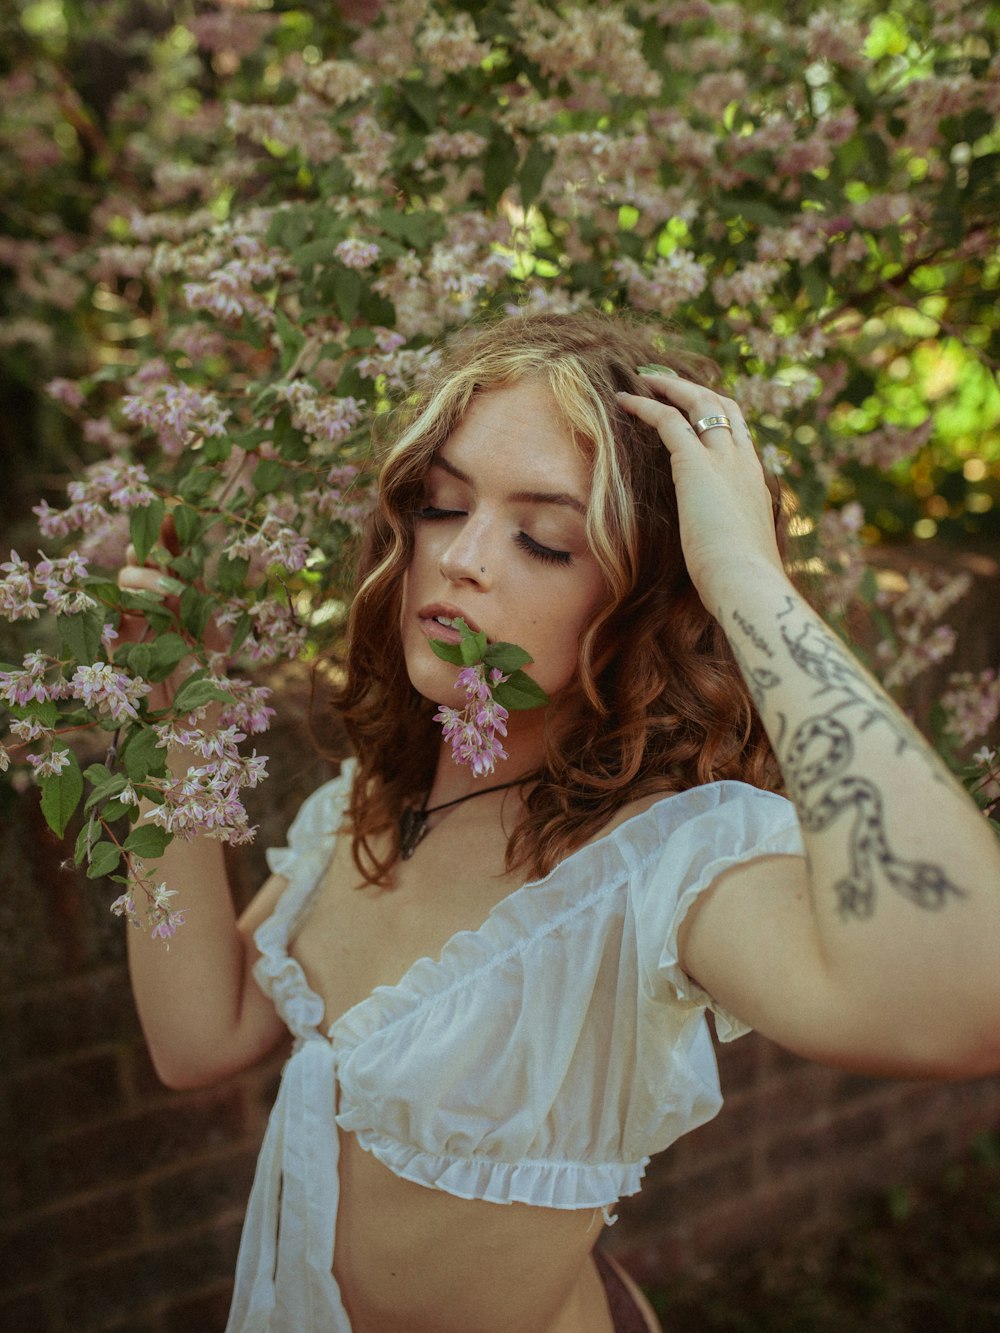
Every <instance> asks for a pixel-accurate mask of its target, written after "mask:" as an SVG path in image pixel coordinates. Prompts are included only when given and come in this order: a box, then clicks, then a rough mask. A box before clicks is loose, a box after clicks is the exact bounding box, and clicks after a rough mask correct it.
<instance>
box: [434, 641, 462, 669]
mask: <svg viewBox="0 0 1000 1333" xmlns="http://www.w3.org/2000/svg"><path fill="white" fill-rule="evenodd" d="M430 645H431V651H432V652H434V653H436V654H437V656H438V657H440V659H441V661H442V662H450V663H451V664H452V666H464V665H465V659H464V658H463V657H462V649H461V648H460V647H459V645H458V644H457V643H445V641H444V639H431V640H430Z"/></svg>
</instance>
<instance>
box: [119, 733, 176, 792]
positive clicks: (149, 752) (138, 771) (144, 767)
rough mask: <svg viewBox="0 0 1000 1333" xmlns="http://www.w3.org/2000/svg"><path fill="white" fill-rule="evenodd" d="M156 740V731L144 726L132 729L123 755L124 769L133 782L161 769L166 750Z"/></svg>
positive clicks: (157, 739) (157, 738) (139, 780)
mask: <svg viewBox="0 0 1000 1333" xmlns="http://www.w3.org/2000/svg"><path fill="white" fill-rule="evenodd" d="M158 742H159V737H158V736H157V734H156V732H155V731H151V730H149V729H148V728H146V727H141V728H140V729H138V730H136V731H133V733H132V735H131V737H130V738H129V742H128V744H127V745H126V746H125V753H124V755H123V759H124V761H125V771H126V773H127V774H128V775H129V777H130V778H131V780H132V781H133V782H142V781H143V779H144V778H147V777H149V775H150V774H151V773H157V772H162V771H163V769H164V767H165V764H166V753H167V752H166V750H165V749H164V747H163V746H161V745H160V744H159V743H158Z"/></svg>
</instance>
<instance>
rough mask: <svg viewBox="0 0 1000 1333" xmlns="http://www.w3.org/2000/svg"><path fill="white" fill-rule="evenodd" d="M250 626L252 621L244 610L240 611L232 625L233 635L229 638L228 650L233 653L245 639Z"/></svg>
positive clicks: (251, 626)
mask: <svg viewBox="0 0 1000 1333" xmlns="http://www.w3.org/2000/svg"><path fill="white" fill-rule="evenodd" d="M252 628H253V621H252V620H251V619H250V617H249V616H248V615H247V613H246V612H245V611H244V612H242V613H241V614H240V615H239V616H238V617H237V620H236V624H235V625H234V626H233V637H232V638H231V639H230V640H229V651H230V652H231V653H235V652H236V650H237V649H238V648H239V647H241V646H242V644H243V641H244V640H245V639H246V637H247V635H248V634H249V633H250V631H251V629H252Z"/></svg>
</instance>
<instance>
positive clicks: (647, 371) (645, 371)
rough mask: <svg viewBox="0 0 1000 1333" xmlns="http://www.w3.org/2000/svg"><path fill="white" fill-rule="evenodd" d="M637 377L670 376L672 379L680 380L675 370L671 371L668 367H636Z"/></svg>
mask: <svg viewBox="0 0 1000 1333" xmlns="http://www.w3.org/2000/svg"><path fill="white" fill-rule="evenodd" d="M635 373H636V374H637V375H672V376H673V377H674V379H675V380H676V379H680V376H679V375H678V374H677V371H676V370H671V369H670V367H669V366H656V365H653V366H636V368H635Z"/></svg>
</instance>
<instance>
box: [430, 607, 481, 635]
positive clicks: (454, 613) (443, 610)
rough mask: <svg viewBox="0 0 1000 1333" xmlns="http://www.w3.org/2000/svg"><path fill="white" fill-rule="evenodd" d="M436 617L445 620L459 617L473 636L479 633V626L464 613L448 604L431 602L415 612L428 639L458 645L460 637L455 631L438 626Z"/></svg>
mask: <svg viewBox="0 0 1000 1333" xmlns="http://www.w3.org/2000/svg"><path fill="white" fill-rule="evenodd" d="M437 616H444V617H445V618H446V619H447V620H457V619H458V618H459V617H461V619H462V620H464V621H465V623H466V624H467V625H468V627H469V629H471V630H472V632H473V634H478V633H479V625H478V624H477V623H476V621H474V620H473V619H472V617H471V616H470V615H468V614H467V613H466V612H465V611H462V610H460V609H459V608H458V607H457V606H452V605H451V604H450V603H448V602H431V603H429V604H428V605H427V606H422V607H421V608H420V610H419V611H418V612H417V619H418V621H419V622H420V628H421V630H422V631H423V632H424V634H425V635H426V636H427V638H428V639H443V640H444V642H445V643H458V642H459V640H460V639H461V637H462V636H461V635H460V634H459V632H458V630H457V629H451V628H449V627H447V626H445V625H439V624H438V622H437V619H436V617H437Z"/></svg>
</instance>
